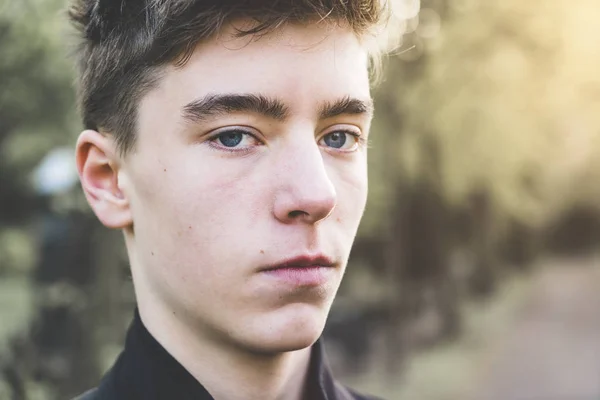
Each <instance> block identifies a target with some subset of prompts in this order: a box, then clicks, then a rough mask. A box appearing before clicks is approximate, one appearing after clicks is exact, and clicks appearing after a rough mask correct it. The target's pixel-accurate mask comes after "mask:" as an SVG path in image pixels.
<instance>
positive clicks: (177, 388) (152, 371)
mask: <svg viewBox="0 0 600 400" xmlns="http://www.w3.org/2000/svg"><path fill="white" fill-rule="evenodd" d="M309 368H310V371H309V378H308V387H307V391H308V393H307V400H370V399H372V398H368V397H364V396H361V395H359V394H357V393H355V392H353V391H352V390H350V389H347V388H346V387H344V386H342V385H341V384H339V383H338V382H337V381H335V379H334V378H333V376H332V375H331V371H330V370H329V368H328V366H327V362H326V359H325V354H324V349H323V343H322V341H321V340H319V341H317V343H315V345H314V346H313V349H312V354H311V361H310V367H309ZM75 400H214V399H213V397H212V396H211V395H210V394H209V393H208V391H207V390H206V389H205V388H204V387H203V386H202V385H201V384H200V383H199V382H198V381H197V380H196V379H195V378H194V377H193V376H192V375H191V374H190V373H189V372H188V371H187V370H186V369H185V368H184V367H183V366H182V365H181V364H179V363H178V362H177V361H176V360H175V359H174V358H173V357H172V356H171V355H170V354H169V353H168V352H167V351H166V350H165V349H164V348H163V347H162V346H161V345H160V344H159V343H158V342H157V341H156V340H155V339H154V337H152V335H151V334H150V333H149V332H148V330H147V329H146V328H145V326H144V324H143V323H142V320H141V319H140V316H139V314H138V312H137V311H136V313H135V317H134V320H133V322H132V324H131V327H130V328H129V332H128V333H127V339H126V342H125V349H124V350H123V352H122V353H121V355H120V356H119V358H118V359H117V361H116V362H115V364H114V366H113V367H112V368H111V370H110V371H109V372H108V373H107V374H106V375H105V376H104V378H103V379H102V381H101V382H100V385H99V386H98V387H97V388H95V389H92V390H90V391H88V392H86V393H84V394H82V395H81V396H79V397H77V398H76V399H75Z"/></svg>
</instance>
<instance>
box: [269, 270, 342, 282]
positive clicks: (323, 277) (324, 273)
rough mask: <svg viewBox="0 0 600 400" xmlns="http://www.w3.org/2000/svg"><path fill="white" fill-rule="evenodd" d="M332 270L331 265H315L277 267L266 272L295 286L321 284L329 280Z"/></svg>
mask: <svg viewBox="0 0 600 400" xmlns="http://www.w3.org/2000/svg"><path fill="white" fill-rule="evenodd" d="M331 271H333V268H331V267H322V266H314V267H302V268H277V269H272V270H268V271H265V272H264V273H265V274H267V275H270V276H272V277H274V278H277V279H278V280H281V281H284V282H286V283H289V284H291V285H294V286H321V285H323V284H325V283H326V282H327V281H328V279H329V274H330V273H331Z"/></svg>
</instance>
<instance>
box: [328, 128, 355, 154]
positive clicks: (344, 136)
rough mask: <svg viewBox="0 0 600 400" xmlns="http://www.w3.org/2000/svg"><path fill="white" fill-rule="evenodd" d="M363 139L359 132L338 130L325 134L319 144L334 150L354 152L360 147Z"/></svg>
mask: <svg viewBox="0 0 600 400" xmlns="http://www.w3.org/2000/svg"><path fill="white" fill-rule="evenodd" d="M361 141H362V139H361V136H360V135H359V134H357V133H354V132H352V131H345V130H338V131H333V132H330V133H328V134H326V135H325V136H323V137H322V138H321V139H320V140H319V144H320V145H321V146H325V147H328V148H330V149H333V150H340V151H344V152H352V151H354V150H357V149H358V147H359V145H360V143H361Z"/></svg>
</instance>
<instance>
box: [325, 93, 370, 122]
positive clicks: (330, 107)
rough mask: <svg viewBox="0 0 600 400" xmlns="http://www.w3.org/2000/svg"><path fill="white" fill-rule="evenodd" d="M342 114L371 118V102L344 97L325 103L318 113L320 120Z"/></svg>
mask: <svg viewBox="0 0 600 400" xmlns="http://www.w3.org/2000/svg"><path fill="white" fill-rule="evenodd" d="M344 114H350V115H359V114H366V115H368V116H371V115H373V100H372V99H368V100H360V99H355V98H352V97H349V96H346V97H344V98H341V99H339V100H337V101H334V102H332V103H325V104H324V105H323V106H322V107H321V110H320V111H319V117H320V118H321V119H327V118H333V117H337V116H338V115H344Z"/></svg>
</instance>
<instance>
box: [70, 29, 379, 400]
mask: <svg viewBox="0 0 600 400" xmlns="http://www.w3.org/2000/svg"><path fill="white" fill-rule="evenodd" d="M242 22H243V21H242ZM233 32H234V30H233V24H231V25H228V26H227V27H225V28H224V29H223V31H222V32H221V33H220V34H219V35H218V37H215V38H214V39H211V40H209V41H206V42H203V43H201V44H200V45H199V46H198V47H197V48H196V49H195V51H194V53H193V55H192V57H191V59H190V60H189V61H188V62H187V63H186V64H185V65H184V66H183V67H181V66H180V67H175V66H169V67H167V68H166V69H165V71H164V74H163V75H162V77H161V80H160V82H159V84H158V86H157V87H156V88H154V89H152V90H151V91H150V92H149V93H148V94H147V95H146V96H145V97H144V98H143V99H142V101H141V103H140V105H139V114H138V129H137V139H136V145H135V149H134V150H133V151H132V152H130V153H128V154H127V155H126V156H124V157H120V156H119V155H118V152H117V149H116V147H115V142H114V140H113V139H112V137H111V135H110V132H95V131H89V130H88V131H84V132H83V133H82V134H81V135H80V137H79V140H78V142H77V166H78V170H79V174H80V177H81V182H82V186H83V189H84V192H85V194H86V197H87V199H88V201H89V203H90V205H91V206H92V208H93V210H94V212H95V213H96V215H97V216H98V218H99V219H100V221H101V222H102V223H103V224H104V225H106V226H108V227H110V228H116V229H122V230H123V232H124V235H125V241H126V245H127V251H128V254H129V259H130V263H131V269H132V275H133V281H134V285H135V291H136V297H137V300H138V306H139V310H140V314H141V317H142V320H143V321H144V324H145V325H146V327H147V328H148V330H149V331H150V332H151V333H152V335H153V336H154V337H155V338H156V339H157V340H158V341H159V342H160V343H161V344H162V345H163V347H165V348H166V349H167V351H169V352H170V353H171V354H172V355H173V356H174V357H175V358H176V359H177V360H178V361H179V362H180V363H181V364H182V365H183V366H184V367H185V368H186V369H187V370H188V371H190V373H192V375H194V376H195V377H196V378H197V379H198V380H199V381H200V382H202V384H203V385H204V386H205V387H206V388H207V389H208V390H209V392H211V394H212V395H213V396H214V397H215V398H216V399H242V398H243V399H283V398H285V399H300V398H301V397H302V390H303V387H304V379H305V377H306V371H307V366H308V361H309V355H310V346H311V345H312V344H313V343H314V342H315V341H316V340H317V339H318V337H319V336H320V334H321V332H322V330H323V327H324V324H325V320H326V317H327V314H328V312H329V309H330V306H331V303H332V301H333V299H334V297H335V294H336V291H337V289H338V287H339V284H340V281H341V279H342V276H343V274H344V270H345V267H346V264H347V260H348V256H349V253H350V249H351V246H352V242H353V240H354V237H355V235H356V231H357V228H358V225H359V222H360V219H361V216H362V214H363V211H364V208H365V203H366V198H367V163H366V161H367V152H366V147H365V145H364V142H365V141H366V138H367V135H368V131H369V126H370V121H371V114H372V113H371V112H370V110H368V109H367V110H366V112H357V113H355V112H343V113H341V114H338V115H330V116H327V118H321V117H322V116H320V111H321V110H322V109H323V107H324V106H325V105H327V104H329V105H331V104H333V103H335V102H337V101H339V100H340V99H357V100H359V101H362V102H364V103H365V104H369V103H370V101H371V100H370V93H369V79H368V70H367V53H366V50H365V48H364V46H363V45H361V43H360V40H359V38H357V37H356V35H355V34H354V33H353V32H351V31H350V30H349V29H346V28H344V27H340V26H336V27H333V26H331V25H328V24H324V23H319V24H316V23H315V24H311V25H302V26H300V25H291V24H290V25H286V26H283V27H281V28H278V30H276V31H274V32H272V33H269V34H267V35H265V36H261V37H260V38H248V37H246V38H234V37H233V36H232V33H233ZM223 94H227V95H232V94H233V95H240V94H243V95H247V94H252V95H255V96H264V97H267V98H269V99H273V100H276V101H278V102H280V103H282V104H281V105H282V106H284V108H286V113H285V114H286V118H285V119H283V118H273V116H266V115H263V114H262V113H261V112H259V111H257V110H237V111H235V112H222V113H218V114H216V115H196V116H195V117H194V118H190V117H189V115H190V112H189V110H190V107H189V105H190V104H194V102H196V104H198V102H199V101H201V100H203V99H204V100H206V99H207V98H208V97H207V96H216V95H223ZM186 106H188V107H187V108H186ZM192 108H193V107H192ZM186 110H187V111H186ZM346 111H348V110H346ZM186 115H188V118H186ZM232 129H234V131H233V132H231V130H232ZM235 129H237V131H235ZM228 130H229V136H218V135H222V134H223V132H227V131H228ZM240 130H243V133H240ZM353 135H359V136H360V139H356V138H355V136H353ZM343 139H345V140H346V142H345V144H343V145H342V146H341V147H340V143H342V142H343ZM237 142H239V143H237ZM232 144H233V145H234V146H233V147H231V145H232ZM315 254H323V255H326V256H327V257H329V258H330V259H331V260H332V261H333V262H334V266H333V268H329V269H327V272H326V273H325V277H326V279H325V283H323V284H322V285H318V286H311V287H298V286H294V285H293V284H290V283H289V282H286V281H282V280H280V279H278V278H276V277H273V276H270V275H269V274H266V273H265V272H262V271H261V269H263V268H264V267H265V266H271V265H275V264H277V263H281V262H282V260H285V259H289V258H290V257H296V256H300V255H309V256H310V255H315Z"/></svg>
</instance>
